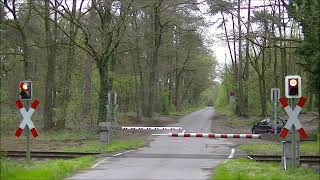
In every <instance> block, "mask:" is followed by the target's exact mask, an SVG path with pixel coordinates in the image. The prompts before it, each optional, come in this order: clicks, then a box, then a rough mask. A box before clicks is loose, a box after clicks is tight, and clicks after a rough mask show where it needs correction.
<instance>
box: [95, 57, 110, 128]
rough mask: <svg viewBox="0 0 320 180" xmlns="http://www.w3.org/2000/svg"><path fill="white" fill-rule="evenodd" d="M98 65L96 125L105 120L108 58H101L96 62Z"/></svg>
mask: <svg viewBox="0 0 320 180" xmlns="http://www.w3.org/2000/svg"><path fill="white" fill-rule="evenodd" d="M96 61H97V62H98V63H97V64H98V69H99V75H100V91H99V111H98V123H99V122H104V121H106V120H107V108H106V107H107V100H108V92H109V90H110V87H109V85H110V84H109V68H108V63H109V61H110V56H105V57H102V58H101V59H98V60H96Z"/></svg>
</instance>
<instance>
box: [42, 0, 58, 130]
mask: <svg viewBox="0 0 320 180" xmlns="http://www.w3.org/2000/svg"><path fill="white" fill-rule="evenodd" d="M56 5H57V2H56V1H55V6H56ZM55 8H56V7H55ZM45 12H46V14H45V20H44V21H45V31H46V45H47V62H48V63H47V75H46V88H45V101H44V113H43V119H44V129H46V130H48V129H51V128H52V126H53V106H54V93H55V92H54V84H55V79H54V78H55V66H56V65H55V64H56V44H55V38H56V35H57V25H56V24H57V22H56V21H57V13H56V11H55V19H54V21H55V23H54V24H55V25H54V30H53V34H52V32H51V26H50V0H46V1H45Z"/></svg>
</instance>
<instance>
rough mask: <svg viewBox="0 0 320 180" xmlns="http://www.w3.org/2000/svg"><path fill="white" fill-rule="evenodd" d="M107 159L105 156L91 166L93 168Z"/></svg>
mask: <svg viewBox="0 0 320 180" xmlns="http://www.w3.org/2000/svg"><path fill="white" fill-rule="evenodd" d="M107 159H109V157H106V158H104V159H102V160H101V161H99V162H97V163H96V164H94V165H93V166H92V167H91V168H95V167H97V166H99V165H100V164H101V163H103V162H104V161H105V160H107Z"/></svg>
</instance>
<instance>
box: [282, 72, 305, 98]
mask: <svg viewBox="0 0 320 180" xmlns="http://www.w3.org/2000/svg"><path fill="white" fill-rule="evenodd" d="M285 86H286V87H285V93H286V97H287V98H300V97H301V77H300V76H286V78H285Z"/></svg>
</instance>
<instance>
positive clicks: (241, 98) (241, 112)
mask: <svg viewBox="0 0 320 180" xmlns="http://www.w3.org/2000/svg"><path fill="white" fill-rule="evenodd" d="M240 10H241V0H238V28H239V41H238V48H239V69H238V83H239V96H238V99H239V100H238V101H239V113H238V114H239V115H240V116H243V115H245V114H246V112H245V109H244V95H243V77H242V72H243V65H242V51H241V45H242V44H241V14H240Z"/></svg>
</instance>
